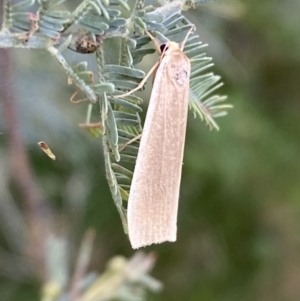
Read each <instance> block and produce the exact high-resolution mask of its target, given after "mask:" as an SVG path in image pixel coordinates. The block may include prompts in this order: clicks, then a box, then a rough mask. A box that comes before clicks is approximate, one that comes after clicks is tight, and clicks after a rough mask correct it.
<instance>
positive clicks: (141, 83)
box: [113, 62, 160, 98]
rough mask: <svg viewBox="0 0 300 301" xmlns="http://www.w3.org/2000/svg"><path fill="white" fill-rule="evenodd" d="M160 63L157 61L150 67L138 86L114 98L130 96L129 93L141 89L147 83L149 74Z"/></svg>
mask: <svg viewBox="0 0 300 301" xmlns="http://www.w3.org/2000/svg"><path fill="white" fill-rule="evenodd" d="M159 63H160V62H157V63H155V65H154V66H153V67H152V68H151V69H150V71H149V72H148V73H147V74H146V76H145V77H144V78H143V80H142V81H141V82H140V83H139V85H138V86H137V87H136V88H134V89H132V90H131V91H128V92H126V93H124V94H119V95H114V96H113V98H119V97H125V96H128V95H130V94H132V93H134V92H135V91H137V90H139V89H141V88H142V87H143V86H144V84H145V83H146V81H147V79H148V78H149V76H150V75H151V74H152V73H153V72H154V71H155V70H156V68H157V67H158V65H159Z"/></svg>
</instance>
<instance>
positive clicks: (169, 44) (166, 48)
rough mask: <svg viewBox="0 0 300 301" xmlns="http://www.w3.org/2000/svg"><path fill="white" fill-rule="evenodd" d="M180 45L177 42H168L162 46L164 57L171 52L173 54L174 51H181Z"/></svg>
mask: <svg viewBox="0 0 300 301" xmlns="http://www.w3.org/2000/svg"><path fill="white" fill-rule="evenodd" d="M179 48H180V47H179V45H178V44H177V43H175V42H167V43H164V44H162V45H160V50H161V53H162V55H164V54H168V53H169V52H172V51H173V50H176V49H179Z"/></svg>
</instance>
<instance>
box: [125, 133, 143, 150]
mask: <svg viewBox="0 0 300 301" xmlns="http://www.w3.org/2000/svg"><path fill="white" fill-rule="evenodd" d="M141 137H142V134H139V135H137V136H135V137H134V138H132V139H131V140H129V141H128V142H126V143H124V144H123V145H122V146H121V147H120V148H119V152H121V151H122V150H124V149H125V148H126V147H127V145H129V144H131V143H133V142H135V141H136V140H139V139H140V138H141Z"/></svg>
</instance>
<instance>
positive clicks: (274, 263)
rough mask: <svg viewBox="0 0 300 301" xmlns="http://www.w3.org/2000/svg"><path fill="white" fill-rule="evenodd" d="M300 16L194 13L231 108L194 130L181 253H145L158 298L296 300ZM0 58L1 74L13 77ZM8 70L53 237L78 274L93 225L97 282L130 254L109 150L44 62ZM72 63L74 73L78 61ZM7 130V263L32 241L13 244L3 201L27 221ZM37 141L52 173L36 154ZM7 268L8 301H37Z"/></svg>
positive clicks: (36, 59)
mask: <svg viewBox="0 0 300 301" xmlns="http://www.w3.org/2000/svg"><path fill="white" fill-rule="evenodd" d="M299 10H300V2H299V1H297V0H287V1H277V0H273V1H271V0H265V1H238V0H235V1H215V2H212V3H209V4H205V5H203V6H200V7H198V8H197V9H196V10H194V11H190V12H188V13H187V16H188V17H189V18H190V20H191V22H193V23H195V24H196V27H197V32H198V34H199V35H200V38H201V39H202V41H203V42H205V43H208V44H209V47H207V49H206V52H207V53H208V54H209V56H212V57H213V59H214V63H215V67H214V68H213V69H214V70H213V71H214V72H215V73H219V74H221V75H222V77H223V81H224V83H225V85H224V87H223V88H222V89H221V90H220V91H219V93H222V94H227V95H228V96H229V101H230V102H231V103H232V104H233V105H234V107H235V108H234V109H233V110H231V111H230V113H229V115H228V117H226V118H223V119H219V120H217V121H218V123H219V125H220V127H221V131H220V132H212V131H209V129H208V128H207V127H206V126H205V124H204V123H203V122H201V121H200V120H199V119H193V118H190V120H189V124H188V130H187V141H186V149H185V158H184V166H183V176H182V184H181V197H180V210H179V221H178V239H177V242H176V243H172V244H171V243H170V244H169V243H165V244H162V245H156V246H151V247H148V248H146V251H150V250H151V251H152V250H154V251H155V252H156V254H157V256H158V259H157V263H156V267H155V269H154V271H153V275H154V276H155V277H156V278H158V279H160V280H161V281H162V282H163V283H164V287H165V288H164V291H163V292H162V293H161V294H159V295H151V296H149V299H150V300H172V301H177V300H189V301H194V300H195V301H196V300H197V301H198V300H205V301H227V300H228V301H229V300H230V301H239V300H243V301H247V300H264V301H271V300H272V301H277V300H278V301H279V300H285V301H294V300H295V301H296V300H300V234H299V229H300V185H299V179H300V161H299V160H298V154H299V150H300V142H299V139H298V137H299V136H300V126H299V116H300V110H299V106H300V103H299V95H300V93H299V87H300V85H299V74H300V55H299V54H300V39H299V36H300V35H299V34H300V29H299ZM1 53H2V52H0V69H2V70H6V69H5V68H6V67H7V66H6V64H7V61H6V60H4V59H3V56H2V55H1ZM10 58H11V60H12V63H13V65H12V66H11V68H12V70H11V72H13V73H12V74H13V82H11V83H9V82H8V83H7V82H6V75H5V74H4V73H3V72H1V82H2V83H3V82H4V83H5V84H7V85H8V84H9V85H10V89H11V95H12V97H13V98H15V102H16V104H17V112H18V117H17V129H18V131H19V133H20V135H21V136H22V140H23V142H24V144H25V147H26V150H27V153H28V156H29V162H30V166H31V169H32V173H33V178H34V181H35V182H36V185H37V187H38V189H39V192H40V193H41V195H42V196H43V198H44V200H45V202H46V203H47V202H49V203H50V206H51V207H52V210H53V212H54V213H55V214H54V221H53V223H54V224H55V225H56V228H57V231H58V232H59V233H64V234H67V235H68V237H69V238H70V254H69V255H70V266H71V269H72V266H73V264H74V258H75V256H76V255H77V252H78V246H79V243H80V240H81V238H82V235H83V233H84V232H85V231H86V229H87V228H89V227H92V228H94V229H95V230H96V232H97V238H96V243H95V246H94V252H93V256H92V262H91V265H90V269H91V270H97V271H100V272H101V271H103V270H104V267H105V263H106V261H107V260H108V259H109V258H111V257H112V256H114V255H124V256H126V257H129V256H131V255H132V254H133V250H132V249H131V248H130V245H129V242H128V239H127V237H126V236H125V235H124V233H123V229H122V225H121V221H120V218H119V215H118V212H117V210H116V208H115V205H114V204H113V201H112V198H111V195H110V192H109V188H108V185H107V182H106V179H105V172H104V166H103V157H102V152H101V141H100V140H99V139H93V138H91V137H90V136H89V135H87V133H86V132H84V131H83V130H82V129H80V128H79V127H78V124H79V123H82V122H84V120H85V112H86V105H85V104H82V105H74V104H71V103H70V102H69V101H68V99H69V98H70V96H71V95H72V93H73V92H74V88H72V87H68V86H67V85H66V83H67V78H66V76H65V74H64V73H63V71H62V70H61V69H60V67H59V66H58V65H55V64H53V62H52V59H51V58H50V57H49V55H48V54H46V53H44V52H38V51H30V52H29V51H22V50H18V51H10ZM80 58H81V59H82V58H83V59H87V60H88V61H89V63H90V64H92V63H93V59H92V58H90V57H89V56H80ZM69 59H70V61H72V60H74V62H76V61H77V59H78V54H76V53H69ZM0 97H1V90H0ZM3 106H4V105H3V104H0V112H3V110H4V107H3ZM191 116H192V114H191ZM94 117H95V119H96V118H97V112H94ZM0 126H1V128H0V131H1V135H0V155H1V157H0V158H1V163H0V181H1V190H0V199H1V200H0V203H2V205H1V208H0V211H1V213H0V222H1V224H0V225H1V228H0V230H1V231H0V251H1V253H2V254H7V256H9V254H11V256H12V257H13V256H14V255H16V250H15V249H14V248H15V245H17V244H18V242H19V240H22V239H24V237H26V233H25V234H24V233H22V234H20V238H19V237H18V233H19V232H18V224H19V223H20V222H19V221H18V220H17V219H18V215H17V214H16V215H10V214H11V211H10V209H7V208H9V200H11V201H12V200H14V202H15V203H16V206H17V208H18V209H19V210H20V212H23V210H25V209H26V204H25V203H24V200H23V195H20V192H19V190H18V189H16V187H15V185H16V183H14V182H13V181H12V168H11V164H12V163H11V161H10V160H11V150H10V149H9V147H8V144H9V141H8V140H9V138H8V133H9V127H10V126H11V124H7V123H5V122H4V120H3V117H1V118H0ZM41 140H44V141H46V142H47V143H48V144H49V145H50V146H51V149H52V150H53V151H54V152H55V154H56V157H57V160H56V161H54V162H52V161H51V160H50V159H49V158H48V157H47V156H45V154H44V153H42V151H41V150H40V149H39V147H38V145H37V142H38V141H41ZM8 195H10V196H11V198H8ZM7 203H8V204H7ZM8 217H9V218H8ZM7 218H8V219H10V222H11V223H12V224H13V225H15V228H14V229H9V228H7V225H8V221H7ZM25 221H26V219H25V220H23V221H22V222H25ZM23 235H25V236H23ZM9 237H13V239H9ZM9 241H10V242H11V243H9ZM35 247H36V246H32V248H35ZM5 262H6V263H8V262H9V261H6V260H5V257H4V256H3V255H0V275H1V278H0V296H1V301H6V300H10V301H19V300H23V301H27V300H38V299H39V293H40V284H39V282H38V280H37V279H36V277H33V276H32V275H34V273H30V272H28V273H25V271H24V273H19V272H18V271H19V269H21V270H22V267H20V266H18V265H17V266H15V267H13V268H10V267H7V265H6V264H5ZM18 273H19V274H18Z"/></svg>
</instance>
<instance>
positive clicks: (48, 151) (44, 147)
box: [38, 141, 56, 160]
mask: <svg viewBox="0 0 300 301" xmlns="http://www.w3.org/2000/svg"><path fill="white" fill-rule="evenodd" d="M38 145H39V146H40V148H41V149H42V150H43V151H44V152H45V153H46V155H47V156H48V157H50V158H51V159H52V160H55V159H56V156H55V155H54V154H53V153H52V151H51V149H50V148H49V146H48V145H47V143H46V142H44V141H40V142H39V143H38Z"/></svg>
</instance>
